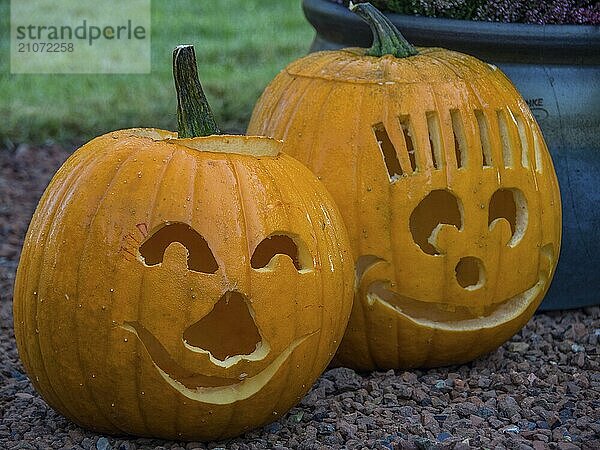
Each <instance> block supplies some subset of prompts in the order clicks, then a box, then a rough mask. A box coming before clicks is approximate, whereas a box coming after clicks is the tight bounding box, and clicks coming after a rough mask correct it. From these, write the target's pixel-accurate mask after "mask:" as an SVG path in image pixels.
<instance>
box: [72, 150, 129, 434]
mask: <svg viewBox="0 0 600 450" xmlns="http://www.w3.org/2000/svg"><path fill="white" fill-rule="evenodd" d="M136 154H137V150H136V149H135V148H134V149H130V151H129V153H128V156H126V157H124V158H123V160H122V161H120V162H119V164H117V165H116V170H115V172H114V175H113V176H112V178H111V181H110V183H109V184H108V186H106V188H105V189H104V192H103V194H102V195H101V196H100V199H99V201H98V202H97V206H96V208H95V210H94V212H93V214H92V215H91V216H90V219H89V221H88V223H87V224H86V225H85V226H84V227H83V228H84V229H86V230H87V233H86V237H85V240H84V243H83V246H82V249H81V252H80V257H79V261H78V263H77V269H76V270H75V273H76V274H77V275H76V278H75V285H74V292H75V298H77V299H78V300H77V301H80V302H82V303H83V300H82V298H81V293H80V292H79V289H80V288H79V285H80V280H81V277H82V273H81V266H82V261H83V259H84V257H85V255H86V254H87V247H88V245H89V244H90V241H91V239H90V238H91V228H92V224H93V223H94V221H95V219H96V217H97V215H98V212H99V211H100V208H101V206H102V205H103V203H104V201H105V200H106V198H107V197H108V195H109V192H110V190H111V189H112V188H113V187H114V182H115V180H116V175H117V174H118V173H119V172H120V171H121V170H122V169H123V168H124V167H125V166H126V164H127V163H128V162H129V161H130V160H131V159H132V158H133V157H134V156H135V155H136ZM89 167H90V168H93V167H94V166H93V165H90V166H89ZM113 170H114V169H113ZM82 178H83V177H82ZM79 309H81V308H79ZM76 311H77V310H76ZM75 316H77V313H75ZM78 323H79V321H78V320H73V321H72V327H73V334H74V335H75V336H76V341H77V342H78V343H80V342H81V341H82V340H81V336H80V334H79V328H80V327H79V325H78ZM76 355H77V360H78V364H79V370H80V372H82V373H89V371H88V370H87V367H84V363H83V362H82V359H81V348H80V346H79V345H77V350H76ZM84 389H85V391H86V392H87V394H88V396H89V398H90V399H91V400H92V401H93V403H94V405H95V406H96V409H97V411H98V412H99V413H100V415H101V416H102V417H103V419H104V420H105V422H107V423H109V424H110V425H111V426H113V427H114V428H115V429H117V430H119V431H121V432H122V433H125V430H123V429H122V428H121V427H120V426H119V425H118V424H116V423H114V421H113V420H112V419H111V418H110V417H109V416H107V415H106V414H105V413H104V411H103V410H102V408H101V407H100V404H99V403H98V400H97V399H96V396H95V395H94V394H93V392H92V391H91V390H90V389H89V384H88V383H86V382H84Z"/></svg>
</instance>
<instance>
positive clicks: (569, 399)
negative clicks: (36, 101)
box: [0, 145, 600, 450]
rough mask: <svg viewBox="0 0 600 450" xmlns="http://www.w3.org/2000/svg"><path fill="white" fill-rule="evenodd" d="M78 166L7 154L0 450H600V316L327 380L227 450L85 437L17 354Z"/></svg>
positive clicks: (1, 201) (51, 156)
mask: <svg viewBox="0 0 600 450" xmlns="http://www.w3.org/2000/svg"><path fill="white" fill-rule="evenodd" d="M67 156H68V152H67V151H66V150H64V149H62V148H60V147H57V146H53V145H46V146H43V147H40V148H30V147H28V146H26V145H19V146H16V147H15V146H13V145H7V146H5V147H4V148H0V298H1V300H2V301H1V303H0V324H1V328H2V330H1V335H0V449H2V450H3V449H19V450H21V449H44V450H45V449H98V450H109V449H119V450H133V449H146V448H148V449H152V448H155V449H196V448H198V449H205V448H210V449H214V448H231V449H259V448H279V449H284V448H293V449H296V448H298V449H320V448H382V449H398V448H400V449H404V448H407V449H467V448H494V449H504V448H506V449H523V450H525V449H535V450H538V449H546V448H549V449H576V448H587V449H600V371H599V370H598V369H599V365H600V360H599V357H598V342H599V340H600V308H599V307H594V308H587V309H583V310H576V311H566V312H553V313H546V314H539V315H536V316H535V317H534V318H533V319H532V320H531V321H530V323H529V324H528V325H527V327H526V328H525V329H524V330H523V331H522V332H521V333H519V334H518V335H517V336H515V337H514V338H513V339H512V340H511V341H510V342H508V343H507V344H505V345H504V346H503V347H502V348H500V349H498V350H497V351H496V352H495V353H493V354H491V355H489V356H487V357H485V358H481V359H479V360H477V361H475V362H473V363H471V364H468V365H462V366H454V367H448V368H443V369H436V370H428V371H419V370H417V371H411V372H404V371H389V372H386V373H377V372H376V373H372V374H358V373H355V372H354V371H352V370H350V369H345V368H341V369H333V370H329V371H328V372H326V373H325V374H324V375H323V376H322V377H321V378H320V379H319V380H317V382H316V383H315V386H314V387H313V389H312V390H311V391H310V393H309V394H308V395H307V396H306V397H305V398H304V399H303V400H302V402H301V403H300V404H299V405H298V406H297V407H296V408H293V409H292V410H291V411H290V413H288V414H287V415H285V416H284V417H283V418H282V419H280V420H279V421H278V422H275V423H273V424H271V425H268V426H266V427H264V428H262V429H260V430H256V431H253V432H250V433H248V434H246V435H245V436H243V437H240V438H238V439H233V440H229V441H226V442H218V443H210V444H201V443H193V442H192V443H182V442H165V441H159V440H150V439H125V438H123V437H111V436H100V435H97V434H94V433H91V432H89V431H86V430H83V429H81V428H79V427H77V426H75V425H73V424H72V423H70V422H69V421H67V420H66V419H64V418H63V417H62V416H60V415H59V414H57V413H56V412H54V411H53V410H52V409H50V408H49V407H48V406H47V405H46V403H45V402H44V401H43V400H42V399H41V398H40V397H39V396H38V395H37V394H36V393H35V392H34V391H33V388H32V386H31V384H30V383H29V380H28V379H27V376H26V375H25V374H24V372H23V367H22V366H21V364H20V362H19V360H18V357H17V351H16V348H15V341H14V334H13V328H12V300H11V299H12V285H13V282H14V273H15V269H16V266H17V259H18V253H19V251H20V247H21V242H22V239H23V236H24V234H25V231H26V227H27V224H28V222H29V220H30V217H31V214H32V212H33V209H34V207H35V204H36V202H37V200H38V198H39V196H40V195H41V193H42V190H43V189H44V187H45V185H46V184H47V182H48V180H49V179H50V177H51V175H52V173H53V172H54V171H55V170H56V169H57V168H58V166H59V165H60V164H61V162H62V161H63V160H64V159H65V158H66V157H67Z"/></svg>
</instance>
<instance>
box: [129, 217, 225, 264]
mask: <svg viewBox="0 0 600 450" xmlns="http://www.w3.org/2000/svg"><path fill="white" fill-rule="evenodd" d="M173 242H179V243H180V244H181V245H183V246H184V247H185V248H186V249H187V252H188V259H187V265H188V269H189V270H192V271H194V272H203V273H215V272H216V271H217V270H218V269H219V265H218V263H217V261H216V259H215V257H214V255H213V253H212V251H211V249H210V247H209V246H208V243H207V242H206V240H204V238H203V237H202V236H201V235H200V234H199V233H198V232H197V231H196V230H194V229H193V228H191V227H190V226H189V225H187V224H185V223H169V224H167V225H165V226H163V227H162V228H160V229H158V230H157V231H155V232H154V233H152V234H151V235H150V236H149V237H148V238H146V240H145V241H144V242H143V243H142V245H140V249H139V252H140V255H141V257H142V259H143V262H144V263H145V264H146V265H147V266H155V265H157V264H161V263H162V262H163V258H164V255H165V250H166V249H167V247H168V246H169V245H171V244H172V243H173Z"/></svg>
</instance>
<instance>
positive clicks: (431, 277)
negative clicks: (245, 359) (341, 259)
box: [249, 3, 561, 369]
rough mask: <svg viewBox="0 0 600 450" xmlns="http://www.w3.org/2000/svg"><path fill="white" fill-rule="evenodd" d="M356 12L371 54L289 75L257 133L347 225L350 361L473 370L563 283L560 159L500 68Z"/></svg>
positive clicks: (269, 92) (308, 60) (336, 54)
mask: <svg viewBox="0 0 600 450" xmlns="http://www.w3.org/2000/svg"><path fill="white" fill-rule="evenodd" d="M353 8H354V11H355V12H356V13H358V14H359V15H361V16H362V17H363V18H364V19H365V20H366V21H367V22H368V23H369V24H370V25H371V28H372V30H373V33H374V36H375V38H374V45H373V47H372V48H371V49H360V48H349V49H344V50H340V51H329V52H318V53H314V54H312V55H309V56H306V57H304V58H302V59H300V60H298V61H295V62H293V63H292V64H290V65H289V66H288V67H287V68H286V69H284V70H283V71H282V72H281V73H280V74H279V75H278V76H277V77H276V78H275V79H274V80H273V81H272V82H271V84H270V85H269V86H268V87H267V89H266V90H265V92H264V93H263V95H262V97H261V98H260V100H259V102H258V103H257V105H256V107H255V110H254V112H253V116H252V119H251V122H250V125H249V132H251V133H258V134H265V135H268V136H273V137H275V138H278V139H284V142H285V144H284V151H287V152H288V153H290V154H291V155H292V156H294V157H296V158H297V159H299V160H300V161H302V162H304V163H305V164H306V165H307V166H308V167H309V168H311V169H312V170H313V171H314V172H315V173H316V174H317V175H318V176H319V178H320V179H321V180H322V181H323V182H324V183H325V185H326V186H327V188H328V189H329V191H330V192H331V194H332V195H333V197H334V198H335V200H336V202H337V204H338V206H339V207H340V210H341V211H342V213H343V215H344V219H345V221H346V225H347V227H348V230H349V233H350V236H351V240H352V243H353V251H354V256H355V259H356V260H357V266H356V273H357V288H358V292H357V296H356V297H355V302H354V307H353V312H352V315H351V319H350V323H349V326H348V329H347V331H346V335H345V337H344V341H343V342H342V345H341V347H340V349H339V351H338V356H337V358H336V360H337V362H338V363H339V364H343V365H347V366H350V367H354V368H357V369H375V368H379V369H386V368H399V367H431V366H440V365H447V364H455V363H463V362H466V361H469V360H472V359H474V358H476V357H478V356H479V355H482V354H484V353H486V352H489V351H491V350H493V349H494V348H496V347H498V346H499V345H501V344H502V343H503V342H504V341H506V340H507V339H509V338H510V337H511V336H512V335H513V334H514V333H516V332H517V331H518V330H519V329H520V328H521V327H522V326H523V325H524V324H525V323H526V322H527V321H528V320H529V318H530V317H531V316H532V314H533V312H534V311H535V309H536V308H537V306H538V305H539V303H540V302H541V300H542V298H543V296H544V294H545V292H546V291H547V289H548V287H549V285H550V281H551V279H552V276H553V274H554V270H555V267H556V263H557V259H558V254H559V250H560V238H561V205H560V194H559V190H558V185H557V179H556V175H555V172H554V168H553V165H552V161H551V158H550V155H549V153H548V151H547V148H546V146H545V144H544V140H543V138H542V135H541V133H540V130H539V127H538V125H537V124H536V122H535V120H534V119H533V117H532V115H531V113H530V111H529V109H528V108H527V106H526V104H525V102H524V100H523V99H522V98H521V96H520V95H519V94H518V92H517V91H516V90H515V88H514V87H513V86H512V84H511V83H510V81H509V80H508V79H507V78H506V77H505V76H504V75H503V74H502V73H501V72H500V71H499V70H498V69H497V68H496V67H494V66H491V65H488V64H486V63H484V62H481V61H479V60H477V59H475V58H473V57H470V56H468V55H465V54H461V53H457V52H453V51H448V50H444V49H439V48H421V49H415V48H414V47H412V46H411V45H410V44H409V43H408V42H406V40H405V39H404V38H403V37H402V35H401V34H400V32H399V31H398V30H397V29H395V27H394V26H393V25H392V24H391V23H389V22H388V20H387V19H386V18H385V16H383V15H382V14H381V13H379V12H378V11H377V10H376V9H375V8H374V7H373V6H372V5H370V4H368V3H361V4H358V5H354V6H353ZM300 143H304V144H305V145H304V146H301V145H300ZM307 144H308V145H307Z"/></svg>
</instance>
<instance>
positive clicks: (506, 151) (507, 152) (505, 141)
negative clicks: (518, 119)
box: [496, 111, 514, 167]
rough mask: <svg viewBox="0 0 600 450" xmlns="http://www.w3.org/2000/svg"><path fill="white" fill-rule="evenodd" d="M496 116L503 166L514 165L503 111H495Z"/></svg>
mask: <svg viewBox="0 0 600 450" xmlns="http://www.w3.org/2000/svg"><path fill="white" fill-rule="evenodd" d="M496 115H497V117H498V129H499V130H500V142H501V143H502V157H503V159H504V167H514V161H513V155H512V147H511V144H510V134H509V132H508V122H507V121H506V113H505V112H504V111H496Z"/></svg>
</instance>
